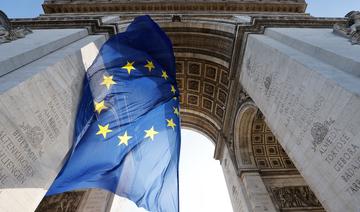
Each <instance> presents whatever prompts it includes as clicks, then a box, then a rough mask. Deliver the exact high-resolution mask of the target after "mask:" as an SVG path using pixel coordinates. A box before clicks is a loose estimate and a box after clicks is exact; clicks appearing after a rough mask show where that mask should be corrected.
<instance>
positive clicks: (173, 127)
mask: <svg viewBox="0 0 360 212" xmlns="http://www.w3.org/2000/svg"><path fill="white" fill-rule="evenodd" d="M166 121H167V126H168V127H171V128H172V129H173V130H174V129H175V126H176V124H175V123H174V121H173V119H166Z"/></svg>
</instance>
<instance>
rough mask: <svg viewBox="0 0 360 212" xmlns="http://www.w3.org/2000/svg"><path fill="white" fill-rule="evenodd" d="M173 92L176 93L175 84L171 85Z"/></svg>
mask: <svg viewBox="0 0 360 212" xmlns="http://www.w3.org/2000/svg"><path fill="white" fill-rule="evenodd" d="M171 92H172V93H173V94H175V93H176V89H175V87H174V86H173V85H171Z"/></svg>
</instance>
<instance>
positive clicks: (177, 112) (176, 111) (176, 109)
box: [173, 107, 180, 116]
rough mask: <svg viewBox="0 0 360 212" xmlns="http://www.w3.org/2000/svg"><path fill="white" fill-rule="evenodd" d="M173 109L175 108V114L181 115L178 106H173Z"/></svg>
mask: <svg viewBox="0 0 360 212" xmlns="http://www.w3.org/2000/svg"><path fill="white" fill-rule="evenodd" d="M173 109H174V114H176V115H177V116H179V115H180V113H179V109H178V108H177V107H173Z"/></svg>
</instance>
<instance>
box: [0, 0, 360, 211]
mask: <svg viewBox="0 0 360 212" xmlns="http://www.w3.org/2000/svg"><path fill="white" fill-rule="evenodd" d="M43 8H44V12H45V14H44V15H40V16H38V17H36V18H31V19H12V20H7V19H6V17H5V16H4V15H3V20H4V21H2V22H1V24H2V26H3V30H2V31H0V33H1V32H4V33H2V34H0V41H2V40H4V42H0V65H1V66H0V67H1V68H0V82H1V83H0V96H1V97H0V101H1V102H0V104H1V106H2V107H1V108H0V111H1V112H0V121H1V123H2V124H1V126H2V128H1V131H0V139H1V141H2V143H1V147H0V162H1V163H0V184H1V192H0V202H1V204H0V210H2V211H34V210H35V209H36V208H37V211H110V210H111V202H112V201H113V196H112V194H109V193H107V192H103V191H99V190H85V191H74V192H70V193H65V194H62V195H58V196H52V197H47V198H44V199H43V200H42V198H43V196H44V194H45V193H46V189H47V188H48V187H49V185H51V182H52V181H53V180H54V178H55V177H56V175H57V173H58V172H59V170H60V169H61V167H62V165H63V163H64V161H65V160H66V155H67V153H68V151H69V150H70V148H71V143H72V131H73V124H74V123H73V122H74V115H75V113H76V107H77V104H78V101H79V99H80V98H79V97H80V95H81V89H80V88H81V86H82V85H81V83H82V78H83V77H84V74H85V71H86V69H87V67H89V66H90V64H91V62H92V61H93V59H94V58H95V56H96V54H97V52H98V49H99V47H100V46H101V44H102V43H103V42H104V41H105V40H106V39H107V38H109V36H111V35H114V34H116V33H119V32H122V31H124V30H125V29H126V27H127V25H128V24H129V23H130V22H131V21H132V20H133V18H134V17H135V16H137V15H140V14H149V15H151V17H152V18H153V19H154V20H155V21H157V22H158V23H159V25H160V26H161V27H162V28H163V29H164V30H165V32H166V33H167V34H168V35H169V37H170V39H171V41H172V43H173V47H174V51H175V56H176V67H177V81H178V86H179V90H180V94H181V97H180V103H181V119H182V126H183V127H186V128H190V129H193V130H196V131H199V132H201V133H202V134H204V135H206V136H207V137H208V138H210V140H211V141H212V142H213V143H214V145H215V147H216V148H215V153H214V158H215V159H217V160H219V161H220V164H221V166H222V168H223V172H224V175H225V178H226V183H227V186H228V191H229V194H230V197H231V201H232V204H233V209H234V211H249V212H253V211H254V212H255V211H334V212H337V211H359V210H360V206H359V204H358V200H359V199H360V183H359V182H360V179H359V177H360V171H359V168H360V163H359V157H360V140H359V136H358V133H359V131H360V129H359V128H360V95H359V94H360V86H359V85H360V79H359V70H360V46H359V45H356V44H357V43H358V38H359V31H360V30H359V27H358V22H359V20H358V19H359V18H358V16H359V15H358V12H352V13H349V14H348V15H347V17H346V18H316V17H313V16H311V15H309V14H306V13H305V8H306V2H305V1H304V0H262V1H261V0H236V1H215V0H210V1H197V0H195V1H177V0H172V1H161V0H157V1H156V0H154V1H152V0H151V1H135V0H134V1H123V0H112V1H108V0H106V1H105V0H96V1H85V0H45V2H44V4H43ZM9 24H10V26H11V28H12V29H17V30H18V31H19V32H20V31H21V30H22V31H23V32H26V33H23V36H18V37H17V39H16V40H15V39H9V33H10V31H9ZM334 25H335V27H334ZM333 27H334V29H333ZM5 36H7V37H5ZM214 195H216V194H214ZM41 200H42V201H41ZM40 202H41V203H40Z"/></svg>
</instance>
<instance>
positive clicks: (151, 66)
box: [144, 60, 155, 71]
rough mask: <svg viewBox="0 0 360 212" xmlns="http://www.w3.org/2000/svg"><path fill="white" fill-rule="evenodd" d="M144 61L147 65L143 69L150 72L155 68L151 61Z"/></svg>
mask: <svg viewBox="0 0 360 212" xmlns="http://www.w3.org/2000/svg"><path fill="white" fill-rule="evenodd" d="M146 61H147V64H146V65H145V66H144V67H146V68H148V69H149V71H151V70H152V69H154V68H155V66H154V63H153V62H152V61H150V60H146Z"/></svg>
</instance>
